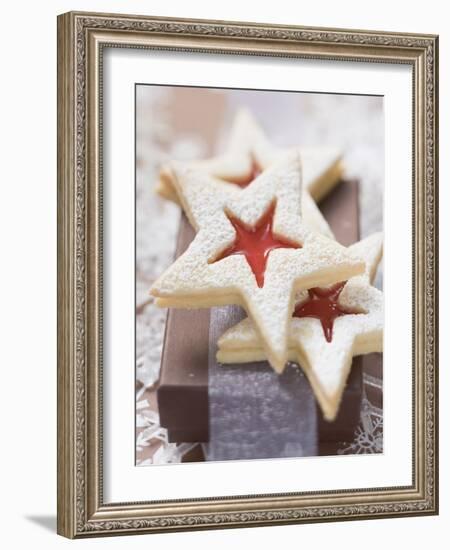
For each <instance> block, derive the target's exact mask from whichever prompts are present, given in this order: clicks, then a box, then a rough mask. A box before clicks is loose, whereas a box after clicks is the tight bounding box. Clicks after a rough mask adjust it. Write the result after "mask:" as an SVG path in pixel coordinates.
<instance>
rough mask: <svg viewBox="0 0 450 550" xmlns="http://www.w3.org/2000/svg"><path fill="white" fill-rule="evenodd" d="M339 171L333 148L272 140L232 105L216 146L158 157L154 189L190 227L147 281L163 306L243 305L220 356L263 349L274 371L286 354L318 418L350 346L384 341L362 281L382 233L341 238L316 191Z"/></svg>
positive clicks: (334, 395)
mask: <svg viewBox="0 0 450 550" xmlns="http://www.w3.org/2000/svg"><path fill="white" fill-rule="evenodd" d="M341 173H342V162H341V158H340V155H339V153H338V152H337V151H336V150H333V149H310V150H304V149H299V148H291V149H289V150H280V149H277V148H275V147H274V146H272V145H271V144H270V142H269V141H268V139H267V138H266V136H265V135H264V133H263V132H262V130H261V128H260V127H259V126H258V124H257V123H256V122H255V121H254V119H253V118H252V117H251V115H250V114H249V113H248V112H247V111H240V112H239V113H238V114H237V116H236V119H235V122H234V126H233V131H232V133H231V137H230V142H229V146H228V149H227V151H226V152H225V153H224V154H223V155H221V156H218V157H215V158H213V159H209V160H206V161H198V162H191V163H177V162H174V163H171V164H170V165H168V166H167V167H164V168H163V169H162V171H161V177H160V181H159V185H158V192H159V193H160V194H161V195H163V196H164V197H166V198H168V199H170V200H174V201H176V202H178V203H179V204H180V205H181V207H182V208H183V210H184V212H185V214H186V216H187V218H188V220H189V222H190V224H191V225H192V227H193V228H194V229H195V231H196V236H195V238H194V240H193V241H192V243H191V244H190V246H189V247H188V249H187V250H186V252H184V254H182V255H181V256H180V257H179V258H177V260H176V261H175V262H174V263H173V264H172V265H171V266H170V267H169V269H168V270H167V271H166V272H165V273H163V274H162V275H161V276H160V277H159V279H158V280H157V281H156V282H155V283H154V285H153V286H152V289H151V294H152V295H153V296H154V297H155V303H156V305H157V306H161V307H177V308H204V307H213V306H220V305H228V304H236V305H240V306H242V307H243V308H244V309H245V310H246V312H247V315H248V318H247V319H245V320H244V321H242V322H240V323H238V324H237V325H236V326H234V327H232V328H231V329H229V330H227V331H226V332H225V334H223V335H222V336H221V337H220V338H219V340H218V353H217V358H218V360H219V361H220V362H222V363H245V362H252V361H255V360H264V359H267V360H268V361H269V362H270V364H271V366H272V367H273V369H274V370H275V371H276V372H278V373H281V372H282V371H283V370H284V368H285V365H286V363H287V361H295V362H296V363H298V364H299V365H300V366H301V368H302V369H303V371H304V372H305V374H306V376H307V377H308V379H309V381H310V383H311V386H312V388H313V391H314V394H315V396H316V399H317V400H318V402H319V404H320V406H321V408H322V411H323V413H324V416H325V418H327V419H328V420H333V419H334V418H335V416H336V414H337V411H338V407H339V402H340V400H341V396H342V393H343V390H344V387H345V382H346V379H347V376H348V374H349V371H350V368H351V362H352V358H353V356H354V355H360V354H365V353H371V352H374V351H381V349H382V323H383V311H382V308H383V300H382V294H381V292H380V291H379V290H377V289H376V288H375V287H373V286H372V285H371V281H372V279H373V276H374V273H375V270H376V267H377V264H378V262H379V260H380V257H381V249H382V237H381V234H376V235H372V236H371V237H369V238H368V239H365V240H364V241H361V242H359V243H357V244H355V245H353V246H351V247H349V248H346V247H343V246H341V245H340V244H338V243H337V242H336V241H335V240H334V238H333V235H332V233H331V230H330V228H329V226H328V224H327V223H326V221H325V220H324V218H323V217H322V215H321V213H320V211H319V209H318V208H317V205H316V203H315V201H314V199H319V198H321V197H322V196H323V195H324V194H325V193H326V192H328V191H329V190H330V189H331V188H332V187H333V186H334V184H335V183H337V181H339V179H340V177H341Z"/></svg>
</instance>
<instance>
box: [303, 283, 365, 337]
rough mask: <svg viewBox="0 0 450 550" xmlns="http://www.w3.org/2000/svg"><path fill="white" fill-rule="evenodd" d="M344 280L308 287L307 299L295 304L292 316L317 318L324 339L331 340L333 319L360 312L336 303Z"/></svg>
mask: <svg viewBox="0 0 450 550" xmlns="http://www.w3.org/2000/svg"><path fill="white" fill-rule="evenodd" d="M346 282H347V281H344V282H343V283H338V284H337V285H333V286H332V287H331V288H310V289H309V290H308V294H309V297H308V299H307V300H306V301H305V302H302V303H301V304H298V305H297V306H296V308H295V310H294V314H293V317H299V318H302V317H313V318H314V319H319V321H320V323H321V324H322V329H323V334H324V336H325V339H326V341H327V342H331V340H332V339H333V326H334V321H335V319H337V318H338V317H342V316H343V315H352V314H358V313H362V312H361V311H357V310H352V309H350V308H345V307H343V306H342V305H340V304H339V303H338V300H339V295H340V294H341V292H342V290H343V288H344V286H345V283H346Z"/></svg>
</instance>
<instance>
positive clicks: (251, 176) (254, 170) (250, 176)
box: [226, 155, 262, 188]
mask: <svg viewBox="0 0 450 550" xmlns="http://www.w3.org/2000/svg"><path fill="white" fill-rule="evenodd" d="M261 172H262V168H261V166H260V165H259V164H258V162H257V161H256V159H255V157H254V156H253V155H252V164H251V166H250V171H249V172H248V173H247V174H245V175H244V176H243V177H242V178H226V181H228V182H230V183H234V184H236V185H239V187H242V188H244V187H247V186H248V185H250V184H251V183H252V181H253V180H255V179H256V178H257V177H258V176H259V174H261Z"/></svg>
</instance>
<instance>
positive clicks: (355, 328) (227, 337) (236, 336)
mask: <svg viewBox="0 0 450 550" xmlns="http://www.w3.org/2000/svg"><path fill="white" fill-rule="evenodd" d="M382 244H383V237H382V234H381V233H375V234H373V235H371V236H370V237H368V238H366V239H364V240H362V241H359V242H358V243H356V244H354V245H352V246H350V247H349V250H350V251H352V252H353V253H354V254H356V255H358V256H359V257H361V258H364V260H365V262H366V270H365V272H364V274H363V275H359V276H356V277H352V278H351V279H349V280H348V281H347V282H346V283H344V284H342V283H341V284H338V285H332V286H331V287H326V288H319V289H317V288H316V289H313V291H309V292H302V293H300V295H298V296H297V300H298V301H297V305H296V307H295V309H294V314H293V317H292V319H291V322H290V327H289V338H288V340H289V351H288V357H289V360H290V361H293V362H296V363H299V364H300V366H301V367H302V369H303V371H304V372H305V374H306V376H307V377H308V379H309V381H310V383H311V386H312V388H313V391H314V394H315V396H316V398H317V400H318V402H319V404H320V407H321V409H322V411H323V414H324V416H325V418H326V419H328V420H330V421H331V420H334V418H335V417H336V414H337V411H338V409H339V404H340V400H341V397H342V393H343V391H344V388H345V383H346V380H347V376H348V374H349V372H350V368H351V364H352V358H353V356H355V355H363V354H366V353H372V352H380V351H382V349H383V294H382V292H381V291H380V290H378V289H377V288H375V287H374V286H372V285H371V281H372V280H373V278H374V276H375V272H376V268H377V266H378V263H379V261H380V258H381V254H382ZM218 347H219V350H218V353H217V360H218V361H219V362H221V363H247V362H253V361H263V360H265V359H266V355H265V351H264V346H263V343H262V341H261V339H260V337H259V334H258V331H257V330H256V329H255V326H254V324H253V323H252V321H251V320H250V319H248V318H247V319H244V320H243V321H241V322H240V323H238V324H237V325H235V326H234V327H231V328H230V329H229V330H228V331H226V332H225V333H224V334H223V335H222V336H221V338H220V339H219V341H218Z"/></svg>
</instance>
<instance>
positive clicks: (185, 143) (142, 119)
mask: <svg viewBox="0 0 450 550" xmlns="http://www.w3.org/2000/svg"><path fill="white" fill-rule="evenodd" d="M241 107H247V108H248V109H250V110H251V111H252V113H253V114H254V116H255V117H256V119H257V120H258V121H259V123H260V124H261V126H262V127H263V129H264V130H265V132H266V134H267V136H268V137H269V139H270V140H271V141H272V142H273V143H274V144H275V145H277V146H280V147H284V146H292V145H299V146H311V147H320V146H332V147H338V148H340V149H341V150H342V153H343V161H344V166H345V172H344V178H345V179H356V180H358V182H359V201H360V232H361V238H364V237H366V236H367V235H369V234H370V233H372V232H374V231H379V230H382V229H383V185H384V117H383V98H382V97H377V96H356V95H334V94H315V93H301V92H278V91H276V92H268V91H251V90H223V89H217V90H216V89H208V88H189V87H186V88H185V87H171V86H151V85H139V86H137V88H136V464H137V465H142V466H144V465H149V464H154V463H159V464H161V463H170V462H177V463H178V462H181V461H182V460H184V458H183V457H186V456H188V455H189V453H193V452H194V453H195V449H194V447H195V446H194V445H192V444H181V445H180V444H178V445H177V444H174V443H168V441H167V433H166V430H165V429H164V428H162V427H161V426H160V425H159V418H158V413H157V407H156V396H155V391H154V387H155V383H156V382H157V380H158V376H159V368H160V361H161V352H162V342H163V336H164V328H165V320H166V314H167V311H166V310H162V309H158V308H156V307H151V306H152V300H151V298H150V297H149V293H148V291H149V288H150V286H151V284H152V283H153V281H154V280H155V278H156V277H158V276H159V275H160V274H161V273H162V272H163V271H164V269H165V268H166V267H168V265H170V263H171V262H172V260H173V254H174V249H175V239H176V235H177V231H178V225H179V220H180V211H179V208H178V206H176V205H174V204H172V203H171V202H169V201H166V200H164V199H161V198H160V197H158V196H157V195H156V193H155V192H154V188H155V185H156V181H157V178H158V172H159V169H160V167H161V166H162V165H163V164H165V163H166V162H167V161H169V160H173V159H177V160H190V159H200V158H207V157H209V156H211V155H213V154H215V153H216V152H220V151H222V150H223V148H224V146H225V144H226V140H227V136H228V133H229V130H230V126H231V123H232V121H233V118H234V114H235V112H236V111H237V110H238V109H239V108H241ZM382 271H383V270H382V266H381V265H380V268H379V270H378V275H377V279H376V281H375V285H376V286H378V287H379V288H381V287H382ZM369 378H371V377H369ZM369 382H371V383H372V384H373V385H374V387H377V385H379V388H378V390H379V391H381V387H382V383H381V380H376V379H373V380H369ZM363 413H364V411H362V426H361V427H360V430H359V432H358V433H357V434H355V441H354V442H350V444H349V446H348V448H344V447H343V448H342V450H341V451H342V452H343V453H345V452H347V451H348V452H380V451H381V450H382V411H381V409H378V408H377V407H371V408H369V409H368V410H367V411H366V412H365V413H364V414H366V416H365V417H364V416H363ZM352 445H353V447H352Z"/></svg>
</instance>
